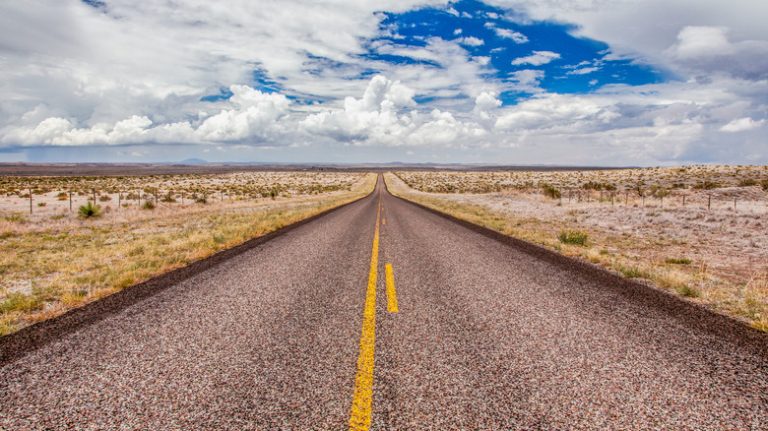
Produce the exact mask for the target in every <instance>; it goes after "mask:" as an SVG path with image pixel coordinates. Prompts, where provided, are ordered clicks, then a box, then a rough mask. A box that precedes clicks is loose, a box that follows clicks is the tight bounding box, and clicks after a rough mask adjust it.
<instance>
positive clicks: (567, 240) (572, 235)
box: [558, 230, 588, 246]
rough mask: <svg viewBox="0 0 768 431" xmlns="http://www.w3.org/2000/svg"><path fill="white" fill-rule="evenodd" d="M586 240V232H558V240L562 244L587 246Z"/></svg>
mask: <svg viewBox="0 0 768 431" xmlns="http://www.w3.org/2000/svg"><path fill="white" fill-rule="evenodd" d="M587 238H588V235H587V233H586V232H581V231H578V230H564V231H562V232H560V235H559V236H558V239H559V240H560V242H562V243H563V244H573V245H581V246H584V245H587Z"/></svg>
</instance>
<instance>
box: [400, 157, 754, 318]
mask: <svg viewBox="0 0 768 431" xmlns="http://www.w3.org/2000/svg"><path fill="white" fill-rule="evenodd" d="M766 173H768V169H766V168H765V167H723V166H715V167H693V168H667V169H637V170H621V171H592V172H590V171H584V172H575V173H574V172H571V173H561V172H529V173H525V172H513V173H509V172H463V173H462V172H398V173H396V175H393V174H387V175H385V179H386V181H387V185H388V187H389V189H390V191H392V192H393V193H395V194H397V195H400V196H402V197H405V198H407V199H410V200H413V201H416V202H419V203H421V204H424V205H426V206H429V207H431V208H434V209H437V210H439V211H442V212H446V213H448V214H451V215H453V216H456V217H459V218H462V219H465V220H467V221H470V222H473V223H476V224H479V225H482V226H485V227H488V228H491V229H494V230H497V231H499V232H502V233H504V234H506V235H510V236H514V237H517V238H521V239H524V240H527V241H530V242H533V243H536V244H540V245H544V246H546V247H548V248H551V249H554V250H557V251H559V252H561V253H563V254H565V255H568V256H572V257H577V258H580V259H584V260H586V261H589V262H591V263H594V264H597V265H600V266H602V267H604V268H606V269H609V270H612V271H615V272H617V273H619V274H621V275H623V276H625V277H627V278H632V279H638V280H643V281H645V282H648V283H651V284H653V285H655V286H657V287H659V288H662V289H665V290H668V291H670V292H673V293H676V294H678V295H681V296H683V297H685V298H687V299H688V300H691V301H695V302H699V303H702V304H706V305H707V306H710V307H712V308H714V309H716V310H718V311H721V312H725V313H727V314H730V315H731V316H735V317H737V318H740V319H743V320H745V321H746V322H748V323H749V324H751V325H752V326H753V327H755V328H759V329H762V330H768V285H767V283H768V282H767V281H766V279H767V278H768V233H767V232H766V229H765V223H766V220H768V193H766V191H764V190H762V189H761V187H759V186H755V185H752V184H753V182H752V181H745V180H744V179H745V178H755V179H756V181H757V179H759V178H761V177H760V176H761V175H766ZM401 178H402V179H405V180H406V181H407V182H408V184H406V182H404V181H402V180H401ZM510 178H511V180H510ZM638 178H642V179H643V180H642V181H643V184H644V185H643V186H642V187H641V188H642V194H643V196H645V199H646V202H645V205H643V203H642V198H643V196H641V195H640V194H639V193H638V192H637V191H636V190H635V191H634V194H632V193H633V192H632V191H630V190H629V187H630V186H631V185H632V184H635V185H636V181H637V179H638ZM501 179H504V180H503V181H502V180H501ZM704 179H706V180H704ZM504 181H509V184H507V183H504ZM484 182H486V183H485V184H484ZM704 182H709V184H707V185H706V187H704V186H702V184H703V183H704ZM443 183H444V184H443ZM714 183H717V184H716V185H714ZM740 183H741V184H742V186H739V184H740ZM542 184H546V185H549V186H551V187H554V188H556V189H557V190H559V191H561V193H562V197H561V198H558V199H552V197H551V194H550V193H547V190H546V189H544V190H542V189H543V186H542ZM675 184H677V185H675ZM409 185H410V187H409ZM625 188H627V189H626V190H627V192H626V193H627V194H628V195H629V196H628V199H627V201H625V200H624V194H623V193H624V190H625ZM446 190H450V191H449V192H446ZM660 190H665V192H660ZM439 191H442V192H439ZM571 193H573V195H572V196H571V200H570V202H569V200H568V196H569V194H571ZM576 193H580V196H579V199H578V200H577V198H576V196H575V194H576ZM601 194H602V196H601ZM612 194H614V195H612ZM619 194H620V195H619ZM709 194H713V195H714V196H717V197H718V198H722V199H725V200H726V202H721V201H720V200H716V199H713V204H712V208H711V209H707V200H708V199H707V198H708V195H709ZM616 195H619V196H620V199H619V197H618V196H616ZM657 196H658V197H657ZM682 196H686V201H685V205H683V201H682ZM734 196H736V197H737V199H738V200H739V205H738V207H737V209H736V210H734V209H733V208H732V205H733V197H734ZM612 197H613V199H611V198H612ZM568 232H579V233H581V234H584V235H587V236H588V238H589V240H588V241H584V243H585V244H584V245H582V244H580V242H581V241H570V237H569V236H568V235H566V237H564V239H565V241H563V240H562V238H561V234H562V233H568ZM585 239H586V237H585ZM577 243H579V244H577Z"/></svg>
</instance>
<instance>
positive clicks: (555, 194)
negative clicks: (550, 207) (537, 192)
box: [541, 184, 562, 199]
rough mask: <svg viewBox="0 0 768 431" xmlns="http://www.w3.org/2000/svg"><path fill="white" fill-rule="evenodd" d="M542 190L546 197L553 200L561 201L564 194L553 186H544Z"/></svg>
mask: <svg viewBox="0 0 768 431" xmlns="http://www.w3.org/2000/svg"><path fill="white" fill-rule="evenodd" d="M541 190H542V191H543V192H544V196H547V197H548V198H551V199H560V197H561V196H562V194H561V193H560V190H558V189H557V188H555V187H554V186H553V185H551V184H542V185H541Z"/></svg>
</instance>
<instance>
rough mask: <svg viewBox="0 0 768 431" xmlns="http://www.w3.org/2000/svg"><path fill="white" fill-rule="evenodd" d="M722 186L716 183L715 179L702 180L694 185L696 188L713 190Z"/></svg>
mask: <svg viewBox="0 0 768 431" xmlns="http://www.w3.org/2000/svg"><path fill="white" fill-rule="evenodd" d="M720 187H721V186H720V184H719V183H716V182H714V181H702V182H700V183H698V184H696V185H695V186H693V188H694V189H699V190H713V189H719V188H720Z"/></svg>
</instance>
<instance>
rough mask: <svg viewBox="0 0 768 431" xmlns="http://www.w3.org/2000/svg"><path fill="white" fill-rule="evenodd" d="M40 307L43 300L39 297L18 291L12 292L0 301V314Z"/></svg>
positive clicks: (32, 309)
mask: <svg viewBox="0 0 768 431" xmlns="http://www.w3.org/2000/svg"><path fill="white" fill-rule="evenodd" d="M42 307H43V302H42V301H41V300H40V299H38V298H36V297H34V296H31V295H25V294H23V293H20V292H13V293H11V294H10V295H8V296H6V297H5V299H4V300H3V302H0V314H5V313H11V312H14V311H18V312H25V311H34V310H39V309H40V308H42Z"/></svg>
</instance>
